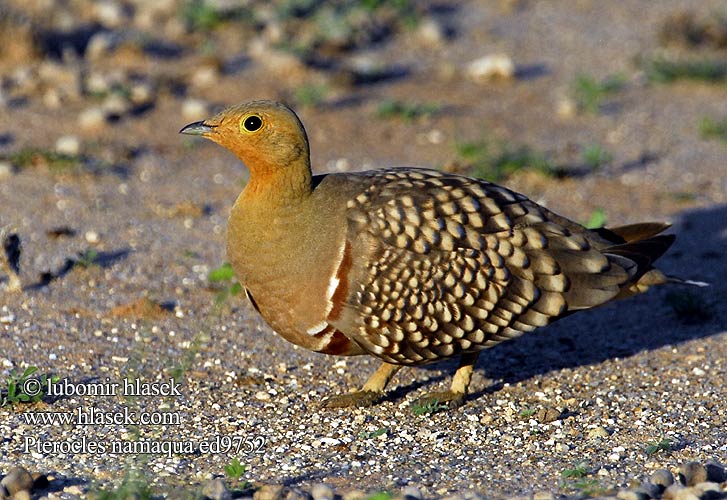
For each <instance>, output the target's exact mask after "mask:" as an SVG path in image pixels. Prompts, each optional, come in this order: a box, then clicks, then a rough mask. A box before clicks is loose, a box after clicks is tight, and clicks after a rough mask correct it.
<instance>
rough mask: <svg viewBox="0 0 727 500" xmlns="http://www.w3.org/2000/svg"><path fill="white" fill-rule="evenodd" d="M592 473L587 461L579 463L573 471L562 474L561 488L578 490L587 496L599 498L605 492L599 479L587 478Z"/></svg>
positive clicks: (566, 470)
mask: <svg viewBox="0 0 727 500" xmlns="http://www.w3.org/2000/svg"><path fill="white" fill-rule="evenodd" d="M590 473H591V470H590V468H589V467H588V464H587V463H586V462H585V461H582V462H578V463H577V464H575V466H574V467H573V468H572V469H565V470H564V471H563V472H561V473H560V488H561V489H564V490H567V489H570V490H577V491H579V492H580V493H581V494H583V495H585V496H598V495H602V494H603V493H604V492H605V489H604V488H603V487H602V486H601V484H600V483H599V482H598V480H597V479H595V478H592V477H587V476H588V475H589V474H590Z"/></svg>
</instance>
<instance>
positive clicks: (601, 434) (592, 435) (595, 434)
mask: <svg viewBox="0 0 727 500" xmlns="http://www.w3.org/2000/svg"><path fill="white" fill-rule="evenodd" d="M609 435H610V434H609V433H608V431H607V430H606V429H604V428H603V427H594V428H593V429H590V430H589V431H588V439H597V438H607V437H608V436H609Z"/></svg>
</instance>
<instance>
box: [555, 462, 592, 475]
mask: <svg viewBox="0 0 727 500" xmlns="http://www.w3.org/2000/svg"><path fill="white" fill-rule="evenodd" d="M589 472H590V470H589V468H588V463H587V462H578V463H576V464H575V465H574V467H573V468H572V469H565V470H563V472H561V473H560V477H561V478H563V479H581V478H584V477H586V476H587V475H588V473H589Z"/></svg>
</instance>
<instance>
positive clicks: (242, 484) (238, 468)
mask: <svg viewBox="0 0 727 500" xmlns="http://www.w3.org/2000/svg"><path fill="white" fill-rule="evenodd" d="M246 470H247V466H246V465H244V464H241V463H240V460H239V459H238V458H233V459H232V460H230V463H228V464H227V465H225V475H226V476H227V477H229V478H230V480H232V481H234V482H235V483H236V487H235V491H236V492H239V491H243V490H247V489H250V488H251V487H252V484H251V483H250V482H249V481H241V480H240V478H241V477H242V475H243V474H244V473H245V471H246ZM234 496H237V495H234Z"/></svg>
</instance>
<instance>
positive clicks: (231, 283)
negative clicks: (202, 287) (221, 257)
mask: <svg viewBox="0 0 727 500" xmlns="http://www.w3.org/2000/svg"><path fill="white" fill-rule="evenodd" d="M207 279H208V280H209V281H210V283H217V284H221V285H222V286H223V288H222V290H220V291H219V292H218V293H217V296H216V297H215V302H216V303H217V304H221V303H222V302H224V301H225V300H227V299H228V298H229V297H231V296H234V295H237V294H239V293H240V292H241V291H242V285H240V283H239V282H237V281H235V272H234V271H233V270H232V265H230V263H229V262H225V263H224V264H222V265H221V266H220V267H218V268H216V269H213V270H211V271H210V272H209V275H208V276H207Z"/></svg>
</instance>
